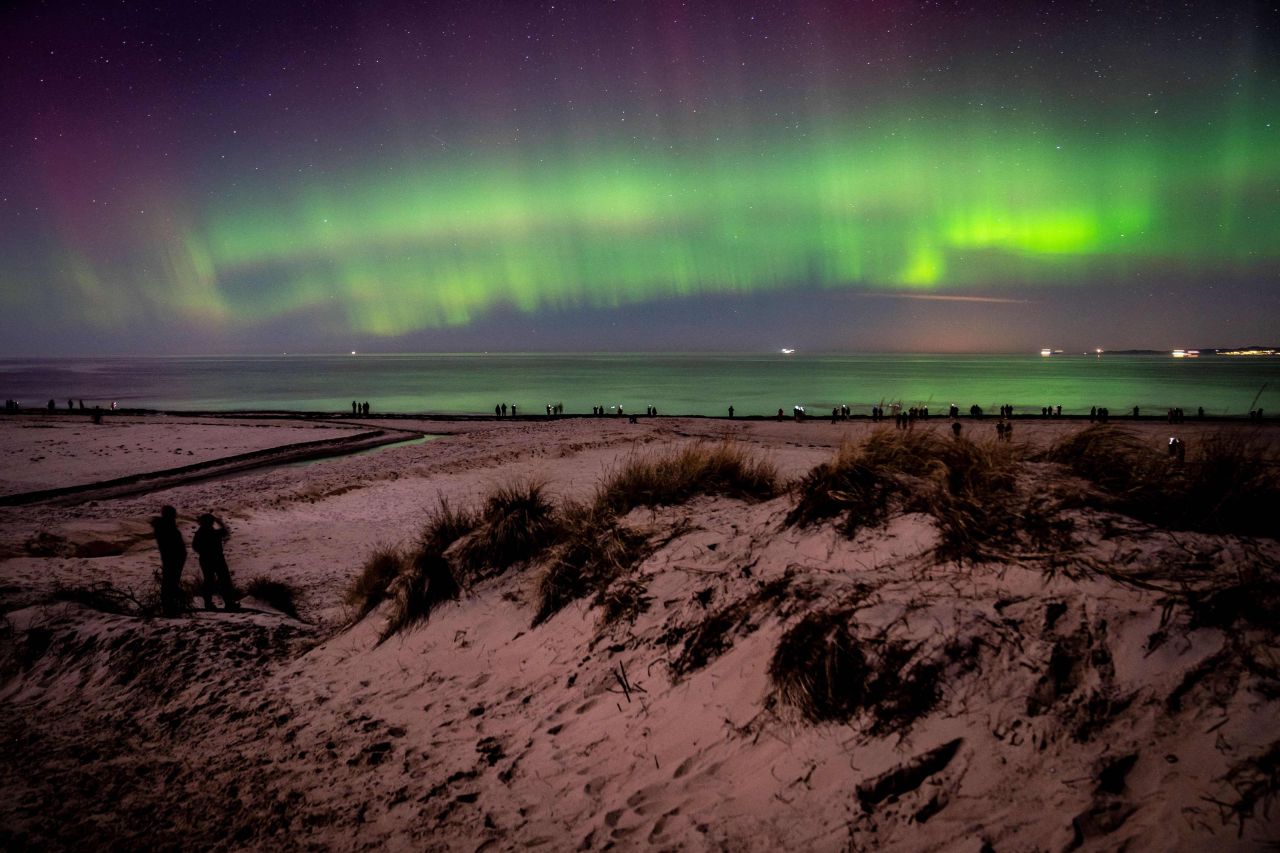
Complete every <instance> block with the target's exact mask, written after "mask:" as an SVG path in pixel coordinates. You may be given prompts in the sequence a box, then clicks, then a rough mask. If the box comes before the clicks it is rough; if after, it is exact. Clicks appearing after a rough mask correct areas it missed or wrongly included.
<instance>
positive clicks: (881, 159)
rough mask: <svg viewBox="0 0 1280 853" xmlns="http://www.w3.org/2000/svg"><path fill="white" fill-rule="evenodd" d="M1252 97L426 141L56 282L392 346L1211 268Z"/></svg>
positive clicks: (1253, 227)
mask: <svg viewBox="0 0 1280 853" xmlns="http://www.w3.org/2000/svg"><path fill="white" fill-rule="evenodd" d="M1255 106H1256V105H1255ZM1260 112H1261V111H1259V110H1257V109H1248V108H1237V109H1234V110H1232V109H1226V110H1224V111H1223V114H1219V115H1214V116H1211V117H1210V119H1207V120H1206V119H1204V118H1200V119H1199V120H1196V121H1190V120H1186V116H1185V114H1184V115H1183V116H1182V118H1180V119H1179V120H1177V121H1176V122H1175V121H1174V120H1173V119H1172V118H1169V117H1166V116H1165V115H1160V114H1154V115H1151V116H1147V117H1146V118H1139V119H1136V120H1133V119H1131V120H1129V121H1127V122H1126V123H1125V127H1126V130H1125V132H1123V133H1121V132H1113V133H1108V132H1107V131H1105V130H1099V129H1098V127H1097V126H1096V125H1095V126H1088V125H1085V126H1077V127H1076V128H1075V129H1074V130H1069V129H1065V128H1061V127H1060V128H1057V129H1054V128H1053V127H1050V126H1048V125H1046V124H1045V123H1044V122H1034V121H1030V120H1027V119H1022V118H1017V119H1013V120H1010V119H1008V118H1007V117H1003V116H1002V117H1001V120H1000V121H999V123H993V122H992V121H991V120H989V119H988V120H985V121H979V120H975V119H974V118H973V117H972V116H968V118H967V119H966V118H965V117H959V118H956V117H953V118H951V119H950V120H932V121H929V120H922V119H921V118H920V117H919V116H918V115H916V116H914V117H907V116H897V117H894V116H885V117H881V119H880V120H878V121H875V122H872V123H866V122H864V123H862V124H859V125H856V126H855V125H848V126H845V127H840V128H833V129H829V130H827V131H825V132H816V133H814V134H812V135H808V136H799V135H797V136H780V137H775V138H770V139H766V140H753V141H750V142H747V141H744V139H745V138H746V137H744V136H741V135H740V136H737V137H725V138H726V140H732V141H724V142H718V141H715V140H702V141H700V142H698V143H697V144H696V145H695V144H692V143H688V144H685V145H683V146H669V147H659V148H656V149H655V147H652V146H650V147H647V148H643V149H640V148H638V147H637V146H627V145H624V144H622V143H619V144H618V145H617V146H616V147H614V148H601V147H598V146H597V147H593V148H589V149H587V150H582V149H575V148H574V147H572V146H568V147H558V148H550V147H548V148H547V149H546V150H542V151H533V150H530V149H528V148H515V149H506V150H504V151H495V150H488V151H485V150H480V151H473V152H470V153H469V154H465V155H464V154H458V153H454V152H453V151H437V152H434V153H432V154H430V155H429V156H428V157H424V158H422V159H418V160H415V159H414V158H412V157H407V158H405V160H404V162H401V163H399V164H398V165H397V166H396V168H395V169H394V170H388V169H386V168H385V164H382V165H383V168H380V169H376V170H375V169H372V168H371V169H369V170H368V172H367V173H366V174H358V173H351V174H348V175H345V176H343V177H342V178H334V177H333V176H329V177H328V178H326V179H325V180H324V181H320V182H306V181H304V180H303V179H298V180H295V181H292V182H289V183H284V184H276V183H274V182H269V181H264V182H263V183H262V184H260V185H258V187H257V188H256V189H253V190H245V189H243V188H242V189H239V190H236V191H233V192H231V193H224V194H220V195H218V196H215V200H214V201H211V202H209V203H208V204H207V206H206V207H205V208H204V209H201V210H198V211H196V212H191V211H190V210H188V209H180V208H173V207H171V208H169V209H168V215H167V216H166V217H164V218H163V220H162V221H164V223H165V224H164V225H163V227H156V226H154V225H152V226H151V228H152V229H153V230H152V231H150V232H149V233H146V234H144V235H138V239H137V241H136V243H135V244H134V247H133V248H132V249H131V250H130V251H129V252H127V253H124V255H119V254H117V255H115V256H111V257H107V258H96V257H95V258H90V257H86V256H85V254H84V253H83V252H80V253H75V254H71V255H69V256H67V257H66V258H65V261H66V262H65V265H64V269H63V270H62V271H61V272H62V275H61V276H60V277H61V279H62V280H63V281H67V282H70V283H71V285H72V287H73V288H74V290H75V291H76V293H77V295H78V296H80V297H82V298H84V299H86V300H87V301H88V303H89V304H90V305H96V306H99V307H101V308H103V310H99V311H96V312H95V316H96V318H97V319H98V320H99V321H100V322H103V323H105V324H110V323H112V322H120V321H122V319H123V318H121V317H120V316H119V315H118V313H117V312H115V311H112V310H110V309H109V306H110V305H111V303H113V302H115V297H116V296H117V295H118V294H119V292H120V291H121V290H122V289H124V290H125V291H126V292H128V291H132V294H133V296H134V297H135V298H140V299H143V300H148V301H150V303H151V304H152V305H154V306H158V307H162V308H163V309H164V310H166V311H173V312H176V313H178V314H180V315H182V316H187V317H190V318H198V319H201V320H204V321H206V322H209V321H212V322H220V323H228V324H231V325H236V326H241V325H246V324H253V323H257V322H262V321H266V320H270V319H272V318H279V317H286V316H289V315H291V314H294V313H297V312H302V311H306V310H309V309H314V308H315V307H317V306H327V307H329V308H334V307H336V308H337V309H338V310H339V311H340V312H341V314H342V316H344V318H345V323H346V324H347V325H348V326H349V328H350V330H352V331H355V332H360V333H365V334H373V335H378V336H388V337H390V336H396V335H401V334H404V333H407V332H410V331H413V330H417V329H424V328H438V327H443V326H457V325H465V324H468V323H470V322H471V321H472V320H474V319H476V318H477V317H479V316H481V315H483V314H484V313H485V312H487V311H490V310H492V309H494V308H497V307H500V306H508V307H513V308H515V309H517V310H519V311H522V312H537V311H540V310H544V309H553V310H554V309H565V308H574V307H580V306H588V307H598V308H608V307H616V306H622V305H627V304H634V303H640V302H646V301H651V300H656V299H665V298H676V297H684V296H690V295H698V294H724V293H729V294H732V293H746V292H753V291H759V290H766V289H768V290H777V289H784V288H789V287H801V286H804V287H821V288H859V289H864V290H865V289H891V290H906V291H916V290H918V291H924V292H932V293H948V292H959V291H963V290H968V291H973V290H982V291H984V292H990V291H993V290H994V291H997V292H998V291H999V290H1000V289H1002V288H1006V289H1007V288H1011V287H1014V286H1017V287H1025V286H1026V285H1038V284H1055V285H1062V284H1078V285H1082V286H1087V285H1090V284H1091V283H1092V282H1095V281H1115V280H1117V279H1121V280H1128V279H1130V278H1132V277H1133V276H1134V275H1142V274H1145V273H1146V272H1147V271H1151V272H1155V273H1159V272H1161V271H1164V270H1177V271H1178V272H1179V274H1182V275H1189V276H1195V277H1201V278H1203V279H1205V280H1212V278H1213V277H1214V276H1215V275H1219V274H1223V273H1225V272H1235V273H1239V272H1249V271H1254V270H1263V269H1274V268H1275V267H1276V266H1277V260H1280V241H1278V240H1277V239H1276V238H1277V235H1280V140H1277V136H1276V131H1275V129H1274V128H1272V127H1271V126H1270V125H1269V124H1268V123H1267V120H1266V119H1265V118H1261V117H1259V113H1260ZM295 177H296V176H295ZM159 206H161V207H163V204H162V203H161V204H160V205H159ZM180 210H181V212H179V211H180ZM144 269H145V270H147V271H148V272H147V273H142V272H140V270H144ZM1022 292H1025V291H1022Z"/></svg>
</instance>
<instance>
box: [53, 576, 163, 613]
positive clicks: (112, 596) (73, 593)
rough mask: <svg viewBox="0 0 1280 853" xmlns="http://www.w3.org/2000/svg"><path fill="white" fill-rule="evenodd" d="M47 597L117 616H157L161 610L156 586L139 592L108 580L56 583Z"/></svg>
mask: <svg viewBox="0 0 1280 853" xmlns="http://www.w3.org/2000/svg"><path fill="white" fill-rule="evenodd" d="M50 598H52V599H53V600H54V601H66V602H70V603H72V604H79V605H80V606H81V607H86V608H88V609H90V610H96V611H98V612H99V613H112V614H115V615H117V616H138V617H142V618H150V617H152V616H158V615H160V612H161V608H160V593H159V590H158V589H151V590H149V591H148V592H146V593H143V594H141V595H139V594H137V593H136V592H134V591H133V590H131V589H121V588H120V587H118V586H116V585H114V584H112V583H111V582H110V581H100V582H98V583H92V584H84V585H71V586H64V585H58V586H55V587H54V589H53V592H52V593H51V594H50Z"/></svg>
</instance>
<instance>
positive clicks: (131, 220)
mask: <svg viewBox="0 0 1280 853" xmlns="http://www.w3.org/2000/svg"><path fill="white" fill-rule="evenodd" d="M4 15H5V17H6V27H5V29H4V33H5V34H4V36H3V39H4V50H5V56H6V65H7V68H9V69H16V70H15V71H14V72H12V73H11V72H10V71H6V74H5V82H4V88H3V94H2V100H0V107H2V108H3V113H4V115H6V116H8V117H10V121H8V122H6V126H5V128H4V129H3V130H0V133H3V134H4V137H3V142H4V145H5V151H6V156H5V158H4V163H3V165H2V166H0V176H2V177H3V180H4V191H3V194H2V195H3V196H4V197H3V201H2V202H0V218H2V221H3V222H4V223H5V227H4V231H3V235H0V280H2V281H3V295H2V296H0V309H3V319H0V334H2V335H3V339H4V347H3V349H4V351H6V352H8V353H10V354H28V353H31V354H36V353H39V354H59V353H60V352H62V351H68V352H135V353H136V352H150V351H171V352H203V351H209V352H212V351H236V350H239V351H250V352H252V351H273V350H279V349H298V350H304V351H325V350H330V351H331V350H335V349H337V350H342V349H347V348H356V347H359V348H362V349H370V348H372V349H384V350H387V351H396V350H402V351H403V350H414V349H417V350H437V349H489V348H494V349H504V348H506V349H526V348H533V349H560V350H567V349H577V348H593V349H610V348H614V349H627V348H641V349H643V348H665V349H692V348H698V347H700V346H709V347H711V348H729V349H740V350H746V349H751V348H760V347H769V346H773V345H776V344H778V343H783V344H787V343H794V342H795V341H802V342H804V343H812V344H814V345H817V346H822V347H825V348H832V349H899V348H911V349H929V348H936V349H943V350H948V349H977V350H982V349H997V350H998V349H1008V348H1011V347H1027V346H1033V345H1034V346H1037V347H1038V346H1039V345H1041V344H1042V343H1060V344H1062V345H1066V346H1081V347H1084V346H1093V345H1102V346H1108V347H1129V346H1153V347H1165V346H1175V345H1191V346H1198V345H1227V344H1232V345H1234V344H1246V343H1264V344H1265V343H1273V341H1272V340H1270V338H1272V337H1274V325H1275V324H1274V320H1275V318H1276V317H1277V316H1280V292H1278V291H1280V287H1278V285H1280V281H1278V276H1280V82H1278V81H1280V61H1278V57H1280V51H1278V50H1277V43H1276V32H1277V25H1276V17H1277V13H1276V11H1275V10H1274V9H1268V8H1266V7H1264V6H1262V5H1260V4H1226V5H1223V4H1215V5H1207V4H1206V5H1204V6H1203V7H1182V8H1179V9H1177V10H1168V9H1165V8H1164V7H1163V6H1158V5H1153V6H1138V5H1132V4H1129V5H1124V6H1119V5H1116V6H1101V5H1096V4H1083V3H1082V4H1066V5H1056V4H1054V5H1051V4H1041V5H1039V6H1037V7H1036V8H1030V9H1026V10H1023V11H1020V12H1009V11H992V10H991V9H989V8H985V7H983V6H981V5H977V4H974V5H963V4H952V3H947V4H933V3H903V2H889V3H872V2H855V3H847V4H839V3H831V4H819V3H799V4H752V3H742V4H694V3H690V4H680V3H641V2H634V3H610V4H602V3H567V4H566V3H540V4H529V3H499V4H492V5H485V6H484V8H483V9H481V8H478V7H477V6H476V5H473V4H453V5H447V4H435V3H433V4H423V5H420V4H411V3H405V2H399V3H371V4H361V5H360V6H359V7H358V9H355V8H349V7H345V6H342V5H338V4H332V5H323V4H322V5H316V4H310V5H296V6H285V5H282V6H280V8H279V10H276V9H274V8H273V10H272V11H271V12H270V18H269V19H265V18H264V17H263V12H262V10H261V9H260V8H258V7H251V6H248V5H245V6H238V5H237V4H224V5H221V6H219V7H217V8H207V7H205V6H203V5H200V4H179V5H178V6H177V7H175V8H172V9H168V10H153V9H145V10H144V9H130V8H127V7H122V8H116V9H113V10H111V11H106V12H100V11H98V10H97V9H96V7H95V8H93V9H92V13H90V10H89V7H82V6H79V5H75V4H53V5H52V6H42V5H36V4H25V5H23V6H20V7H19V8H18V9H17V10H13V11H9V12H5V13H4ZM867 296H876V297H878V298H874V299H870V298H865V297H867ZM917 296H924V297H928V298H927V299H915V298H913V297H917ZM886 297H888V298H886ZM897 297H902V298H897ZM952 297H954V298H952ZM1264 338H1266V339H1265V340H1264Z"/></svg>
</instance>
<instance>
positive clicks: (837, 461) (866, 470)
mask: <svg viewBox="0 0 1280 853" xmlns="http://www.w3.org/2000/svg"><path fill="white" fill-rule="evenodd" d="M1018 462H1019V457H1018V451H1017V450H1016V449H1014V447H1013V446H1012V445H1003V444H998V443H995V442H990V443H987V442H973V441H969V440H968V439H964V438H958V439H947V438H942V437H940V436H939V435H937V434H935V433H933V432H929V431H924V430H921V431H919V432H915V431H908V432H890V431H888V430H881V431H880V432H877V433H875V434H873V435H872V436H871V437H870V438H869V439H867V441H866V442H865V443H863V444H862V445H849V444H846V445H843V446H841V447H840V449H839V450H838V451H837V452H836V454H835V457H834V458H833V459H832V460H831V461H829V462H824V463H823V464H821V465H819V466H817V467H816V468H814V469H813V470H811V471H810V472H809V473H808V474H806V475H805V476H804V477H803V478H802V479H801V480H800V482H799V483H798V484H797V486H796V492H797V493H798V498H797V501H796V505H795V507H793V508H792V510H791V511H790V512H789V513H788V514H787V519H786V520H787V523H788V524H792V525H799V526H802V527H803V526H808V525H811V524H815V523H818V522H820V521H823V520H825V519H828V518H833V517H836V516H841V515H843V520H842V521H841V523H840V530H841V532H842V533H844V534H845V535H846V536H850V537H852V536H853V535H855V534H856V533H857V532H858V531H859V530H860V529H861V528H863V527H865V526H873V525H876V524H880V523H881V522H883V521H884V520H885V518H886V516H887V515H888V513H889V508H890V503H891V501H894V500H897V501H899V502H900V503H901V504H902V505H903V506H904V507H906V508H907V509H918V510H922V511H925V512H928V513H930V514H932V515H933V516H934V517H935V518H936V519H937V520H938V526H939V528H940V531H941V534H942V541H941V543H940V544H939V551H940V554H941V556H943V557H946V558H949V559H961V558H965V557H968V558H971V559H979V558H982V557H986V556H992V555H994V554H995V552H996V549H997V548H998V547H1000V546H1003V545H1008V544H1009V543H1011V542H1013V541H1015V540H1017V539H1018V538H1019V537H1020V536H1021V534H1022V533H1023V532H1025V531H1027V530H1028V528H1029V527H1031V528H1046V529H1047V528H1049V527H1051V526H1052V525H1051V523H1050V522H1049V521H1048V520H1046V519H1043V518H1039V517H1033V516H1037V511H1033V510H1032V509H1030V508H1029V507H1028V506H1027V505H1026V502H1025V501H1023V500H1022V499H1021V498H1020V497H1019V495H1018V493H1017V490H1016V485H1017V477H1016V474H1017V465H1018Z"/></svg>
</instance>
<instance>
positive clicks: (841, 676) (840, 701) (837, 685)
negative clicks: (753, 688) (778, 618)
mask: <svg viewBox="0 0 1280 853" xmlns="http://www.w3.org/2000/svg"><path fill="white" fill-rule="evenodd" d="M852 622H853V614H852V613H851V612H849V611H847V610H827V611H816V612H813V613H810V614H808V615H806V616H805V617H804V618H803V619H801V620H800V621H799V622H797V623H796V624H795V625H793V626H792V627H791V628H790V630H788V631H787V632H786V633H785V634H783V635H782V639H781V641H779V643H778V647H777V648H776V649H775V650H774V652H773V658H772V659H771V660H770V661H769V679H770V681H772V682H773V689H774V695H775V696H776V697H777V699H778V701H780V702H782V703H783V704H784V705H789V706H791V707H792V708H795V709H796V710H798V711H799V712H800V714H801V715H802V716H803V717H804V718H805V719H807V720H809V721H810V722H814V723H821V722H825V721H828V720H847V719H848V718H849V717H851V716H852V715H853V714H854V713H855V712H856V711H857V710H858V709H859V708H860V707H862V704H863V693H864V690H865V687H866V682H867V676H868V675H869V674H870V671H869V669H868V667H867V660H866V658H865V657H864V656H863V654H862V650H861V649H859V648H858V639H857V637H856V636H855V635H854V633H853V630H852V628H851V625H852Z"/></svg>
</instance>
